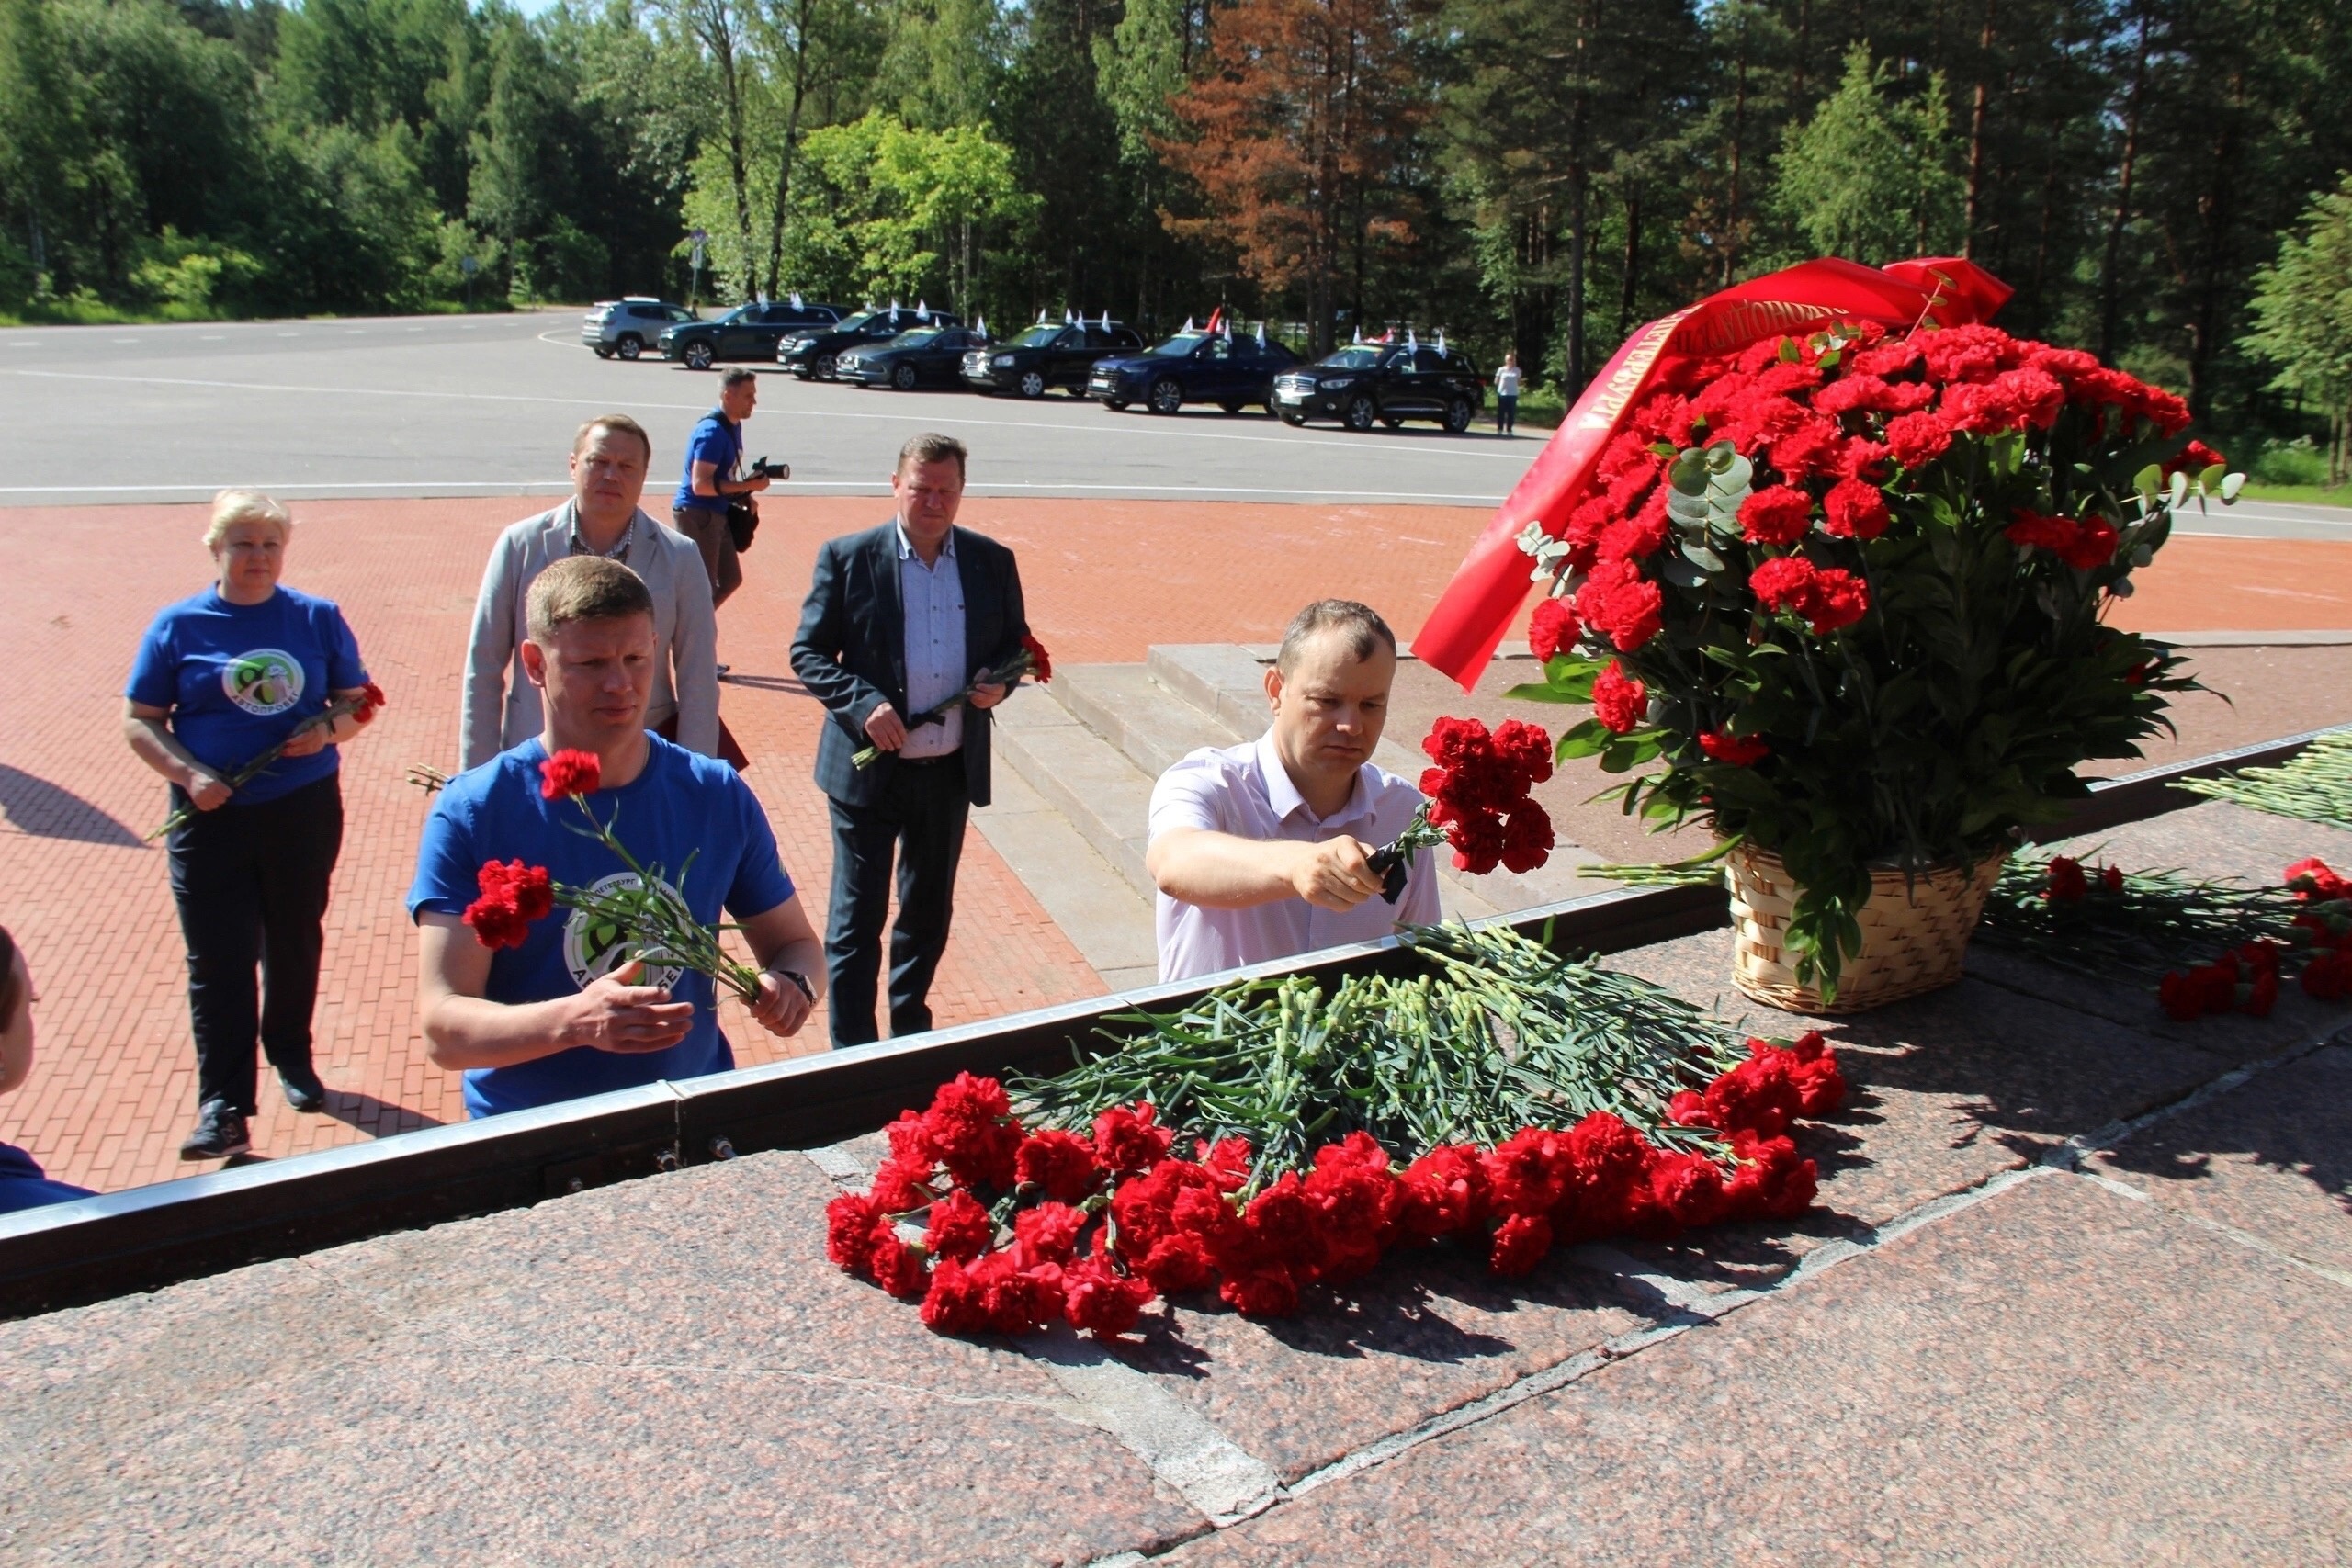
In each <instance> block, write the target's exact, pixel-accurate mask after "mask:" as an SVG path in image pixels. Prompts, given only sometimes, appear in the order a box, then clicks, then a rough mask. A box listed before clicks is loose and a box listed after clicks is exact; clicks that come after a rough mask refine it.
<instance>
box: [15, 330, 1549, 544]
mask: <svg viewBox="0 0 2352 1568" xmlns="http://www.w3.org/2000/svg"><path fill="white" fill-rule="evenodd" d="M579 331H580V312H579V311H577V310H564V311H561V312H546V313H540V314H534V315H524V316H489V317H484V316H476V317H472V318H453V317H446V316H432V317H418V318H407V319H385V320H344V321H263V322H203V323H192V324H187V325H172V326H140V327H28V328H17V329H10V330H6V331H0V433H5V434H0V452H5V453H6V460H5V462H0V505H17V506H26V505H51V506H53V505H60V504H75V503H88V502H141V501H193V500H202V499H205V498H208V497H209V496H210V495H211V494H212V492H213V491H217V490H219V489H220V488H221V487H222V486H224V485H230V484H244V485H254V486H258V487H260V488H263V489H266V490H268V491H271V492H272V493H273V494H277V495H280V496H287V497H301V496H355V495H356V496H367V495H387V496H394V495H398V496H417V495H499V494H518V493H533V492H545V491H557V492H560V491H562V490H563V489H565V488H566V485H565V481H564V463H563V459H564V454H565V453H566V452H567V451H569V450H570V448H571V436H572V432H573V430H574V428H575V427H576V426H577V425H578V424H579V423H580V422H581V421H582V419H584V418H586V417H587V416H589V415H590V414H594V413H598V412H606V411H613V410H618V411H621V412H628V413H630V414H633V415H635V416H636V417H637V418H638V419H639V420H640V421H642V422H643V423H644V424H645V425H646V427H647V429H649V430H650V431H651V432H652V433H653V439H654V446H655V451H654V474H655V479H656V481H657V485H656V486H649V487H648V490H649V492H652V491H655V490H656V488H657V486H659V487H660V488H663V489H666V488H668V485H669V484H670V483H672V482H674V478H675V474H676V468H677V463H678V460H679V454H680V452H681V450H682V448H683V446H684V441H685V437H686V434H687V432H688V431H689V430H691V429H692V428H693V426H694V423H695V420H696V419H698V418H699V417H700V416H701V415H702V414H703V413H704V412H706V411H707V409H708V408H709V407H710V406H711V404H712V403H713V402H715V401H716V400H717V397H718V378H716V377H715V376H713V375H711V374H709V373H707V372H704V373H697V372H695V371H691V370H687V369H684V367H677V366H672V365H666V364H664V363H662V362H661V361H659V360H640V361H639V362H638V363H636V364H626V363H623V362H621V361H619V360H601V359H598V358H596V357H595V356H594V355H593V354H591V353H590V352H589V351H588V350H587V349H586V348H585V347H584V346H582V344H581V342H580V337H579ZM754 368H760V369H763V371H764V372H765V373H764V374H763V376H762V378H761V386H760V409H759V412H757V413H756V414H754V415H753V416H752V420H751V422H750V423H749V424H748V425H747V427H746V437H747V442H748V445H749V446H750V449H751V453H752V456H755V457H756V456H759V455H761V454H763V453H764V454H766V455H768V456H770V457H775V458H777V459H779V460H782V461H786V462H789V463H790V464H791V465H792V470H793V477H792V479H791V480H790V481H789V482H788V484H786V486H784V487H782V488H783V489H784V490H785V491H803V492H808V493H816V494H832V495H842V494H860V493H878V492H880V491H885V490H887V489H888V476H889V472H890V469H891V467H892V463H893V461H894V459H895V457H896V455H897V453H898V449H899V444H900V443H901V442H903V441H904V440H905V439H906V438H907V437H908V436H909V435H910V434H914V433H915V432H917V431H919V430H925V429H936V430H944V431H946V432H948V433H950V434H955V435H958V436H960V437H962V438H963V440H964V441H965V442H966V443H967V445H968V446H970V447H971V449H972V454H973V464H972V479H971V482H972V488H973V490H974V491H976V492H978V493H983V494H999V495H1018V494H1030V495H1054V496H1074V497H1085V496H1090V495H1099V496H1104V497H1114V496H1116V497H1139V498H1182V499H1191V500H1203V501H1258V502H1284V501H1295V502H1342V503H1344V502H1416V503H1419V504H1425V505H1428V504H1435V505H1449V504H1450V505H1464V506H1480V505H1493V504H1495V503H1497V502H1500V501H1501V500H1502V499H1503V497H1504V496H1505V495H1506V494H1507V493H1508V492H1509V491H1510V487H1511V486H1512V484H1514V483H1515V482H1517V480H1518V479H1519V476H1520V475H1521V473H1522V472H1523V471H1524V470H1525V468H1526V466H1527V465H1528V464H1529V463H1531V462H1532V461H1533V460H1534V457H1535V454H1536V453H1537V452H1538V451H1539V450H1540V449H1541V446H1542V441H1543V435H1542V433H1531V434H1529V435H1526V436H1522V437H1521V438H1519V439H1517V440H1509V441H1506V440H1502V439H1499V438H1498V437H1496V436H1494V435H1493V434H1491V433H1490V432H1483V431H1482V432H1479V433H1476V434H1471V435H1466V436H1452V435H1447V434H1444V433H1443V432H1442V431H1440V430H1439V429H1438V428H1437V427H1436V426H1435V425H1434V424H1418V425H1407V426H1406V427H1405V428H1404V429H1403V430H1401V431H1397V432H1389V431H1385V430H1384V431H1380V432H1378V433H1376V434H1372V435H1352V434H1348V433H1347V432H1345V431H1341V430H1339V429H1337V428H1335V427H1330V426H1323V427H1315V426H1310V427H1308V428H1306V429H1303V430H1292V429H1289V428H1286V427H1284V426H1283V424H1281V423H1278V422H1276V421H1274V420H1272V419H1270V418H1267V417H1265V416H1264V415H1263V414H1261V413H1251V414H1247V415H1231V414H1227V413H1225V412H1222V411H1220V410H1218V409H1216V407H1214V406H1209V407H1206V408H1195V409H1188V410H1186V411H1185V412H1183V413H1182V414H1181V415H1178V416H1176V417H1173V418H1166V417H1161V416H1157V415H1153V414H1149V413H1146V412H1142V411H1140V410H1131V411H1129V412H1124V413H1113V412H1110V411H1109V410H1107V409H1104V408H1102V407H1100V406H1099V405H1097V404H1094V403H1091V402H1087V401H1082V400H1078V399H1073V398H1068V397H1064V396H1062V395H1059V394H1049V395H1048V396H1047V397H1046V399H1045V400H1042V401H1039V402H1035V403H1030V402H1023V401H1022V400H1018V399H1009V398H982V397H979V396H978V395H976V394H973V393H968V392H948V391H939V392H931V391H924V392H895V391H889V390H885V389H870V390H869V389H864V388H854V387H840V386H831V385H828V384H825V383H822V382H809V383H807V384H803V383H802V382H799V381H797V380H795V379H794V378H792V377H790V376H788V375H786V374H785V373H783V372H781V371H780V370H778V369H776V367H774V366H766V367H754Z"/></svg>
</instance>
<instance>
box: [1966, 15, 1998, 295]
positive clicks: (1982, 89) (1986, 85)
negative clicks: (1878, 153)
mask: <svg viewBox="0 0 2352 1568" xmlns="http://www.w3.org/2000/svg"><path fill="white" fill-rule="evenodd" d="M1998 4H1999V0H1985V30H1984V31H1983V32H1982V33H1980V34H1978V35H1977V39H1976V47H1977V50H1978V51H1979V53H1980V54H1981V55H1982V56H1983V58H1981V59H1979V60H1978V61H1977V62H1976V96H1975V101H1974V102H1973V104H1971V105H1970V106H1969V110H1968V226H1967V228H1966V229H1964V230H1963V231H1962V234H1961V241H1960V254H1961V255H1962V258H1963V259H1966V258H1968V257H1973V255H1975V254H1976V226H1977V224H1978V223H1979V222H1980V221H1982V220H1983V213H1984V197H1985V111H1986V109H1987V108H1988V107H1989V106H1990V102H1991V99H1992V96H1993V91H1992V83H1991V81H1990V80H1989V78H1990V76H1991V75H1992V64H1993V62H1992V54H1993V18H1994V7H1995V6H1997V5H1998Z"/></svg>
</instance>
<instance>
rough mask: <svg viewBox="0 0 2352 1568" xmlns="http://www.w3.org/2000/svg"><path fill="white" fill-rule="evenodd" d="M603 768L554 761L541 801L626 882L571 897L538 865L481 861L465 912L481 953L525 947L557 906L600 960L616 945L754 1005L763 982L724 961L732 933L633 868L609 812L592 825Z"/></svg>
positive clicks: (585, 757)
mask: <svg viewBox="0 0 2352 1568" xmlns="http://www.w3.org/2000/svg"><path fill="white" fill-rule="evenodd" d="M603 782H604V764H603V762H602V761H600V760H599V759H598V758H597V756H596V754H595V753H594V751H575V750H563V751H558V752H555V753H554V754H553V755H551V756H549V757H548V759H547V760H546V761H543V762H541V763H540V764H539V793H540V795H542V796H543V797H544V798H546V799H548V800H566V799H568V800H570V801H571V803H572V804H573V805H574V806H576V807H579V808H580V814H581V816H582V817H583V818H586V819H587V823H588V826H587V827H585V828H578V827H574V828H572V829H571V831H573V832H575V833H578V834H581V835H582V837H585V838H590V839H594V840H596V841H597V842H598V843H600V844H602V845H604V846H605V848H606V849H608V850H610V851H612V852H613V855H614V857H615V858H616V859H617V860H618V861H619V862H620V863H621V864H622V866H623V867H625V868H626V869H627V870H628V872H629V873H630V876H629V878H628V880H626V881H622V882H616V883H613V884H611V885H609V886H601V887H574V886H571V885H570V884H568V883H561V882H557V881H555V880H553V878H551V877H550V876H549V875H548V869H547V867H545V866H543V865H526V863H523V862H522V861H520V860H512V861H495V860H492V861H484V862H483V863H482V866H481V871H479V872H478V873H476V874H475V885H476V886H478V887H479V888H480V890H481V897H477V898H476V899H475V900H474V901H473V902H472V903H471V904H469V905H468V906H466V912H465V917H464V919H465V922H466V924H467V925H468V926H469V927H470V928H471V929H472V931H473V933H474V938H475V940H476V941H478V942H481V944H482V945H483V946H484V947H488V948H500V947H520V946H522V945H523V943H524V942H526V941H527V940H529V937H530V934H531V923H532V922H533V921H535V920H539V919H545V918H546V917H547V916H548V915H549V914H552V913H553V912H554V911H555V909H556V908H557V906H559V905H560V906H562V907H563V908H570V909H578V910H580V911H581V912H582V913H583V914H585V915H586V916H587V917H588V932H589V946H590V949H591V951H593V952H597V953H604V952H607V951H610V950H611V949H613V948H614V947H615V946H616V945H617V946H619V947H620V949H621V950H622V951H623V952H624V953H627V954H628V959H629V960H630V961H635V962H641V963H643V964H647V965H648V966H649V967H653V968H663V967H668V966H672V965H675V966H677V967H679V968H683V969H691V970H693V971H695V973H696V974H699V975H707V976H710V977H711V978H712V979H713V980H714V981H716V982H717V983H718V984H719V985H722V986H725V987H727V988H728V989H729V990H730V991H733V992H734V993H735V994H736V995H737V996H739V997H741V998H743V1000H745V1001H746V1002H754V1003H755V1002H757V1001H758V1000H759V997H760V973H759V971H758V970H756V969H754V968H752V966H751V965H750V964H742V963H739V962H737V961H736V960H735V959H732V958H730V957H729V956H728V955H727V952H726V950H725V949H724V948H723V947H721V946H720V945H719V933H720V932H721V931H727V930H729V929H731V928H729V927H728V926H725V925H719V926H706V925H704V924H703V923H702V922H701V921H699V920H697V919H695V918H694V912H693V911H692V910H691V909H689V908H686V905H685V903H684V899H683V898H682V897H680V895H679V894H678V893H677V892H676V891H674V890H673V888H672V887H671V885H670V883H669V882H668V880H667V879H666V876H665V874H664V871H663V868H662V866H661V865H659V864H655V865H651V866H646V865H641V864H639V863H638V859H637V857H636V856H635V855H633V854H631V853H629V852H628V846H627V845H625V844H623V843H622V842H621V841H620V839H619V838H618V836H617V835H616V833H615V831H614V829H616V827H617V826H618V825H619V822H620V809H619V807H617V806H616V807H614V809H613V812H612V815H611V816H610V817H608V818H599V817H597V815H596V812H595V808H594V807H592V806H591V805H590V804H589V801H588V797H589V796H590V795H594V794H595V793H596V792H597V790H598V789H600V788H601V787H603ZM693 869H694V856H692V855H688V856H687V857H686V863H685V864H684V865H683V866H680V867H679V868H678V886H680V887H684V885H685V880H686V875H687V874H688V873H689V872H691V871H692V870H693Z"/></svg>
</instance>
